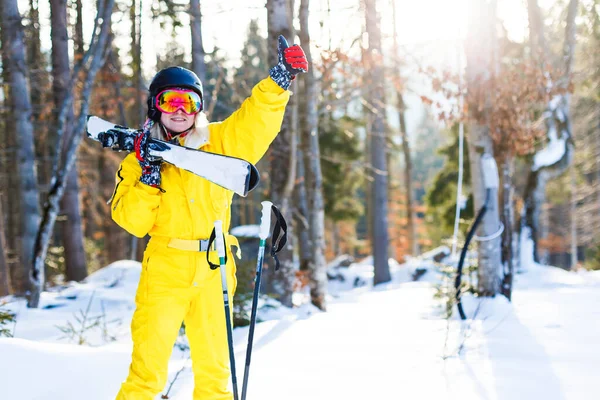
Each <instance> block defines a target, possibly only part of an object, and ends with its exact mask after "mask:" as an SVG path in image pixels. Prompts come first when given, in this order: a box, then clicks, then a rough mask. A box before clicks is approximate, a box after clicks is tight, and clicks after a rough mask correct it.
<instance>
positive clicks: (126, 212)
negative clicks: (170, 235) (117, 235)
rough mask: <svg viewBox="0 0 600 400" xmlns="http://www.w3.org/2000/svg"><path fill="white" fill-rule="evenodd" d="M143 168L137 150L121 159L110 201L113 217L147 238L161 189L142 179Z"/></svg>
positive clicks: (126, 228) (127, 229) (118, 222)
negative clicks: (137, 157)
mask: <svg viewBox="0 0 600 400" xmlns="http://www.w3.org/2000/svg"><path fill="white" fill-rule="evenodd" d="M141 174H142V168H141V167H140V165H139V163H138V161H137V159H136V158H135V153H131V154H129V155H128V156H127V157H125V159H124V160H123V161H122V162H121V165H120V166H119V170H118V171H117V175H116V186H115V191H114V194H113V197H112V199H111V200H110V203H111V206H110V207H111V215H112V219H113V220H114V221H115V222H116V223H117V224H119V226H120V227H122V228H123V229H125V230H126V231H127V232H129V233H131V234H132V235H134V236H137V237H144V236H145V235H146V234H147V233H148V232H149V231H150V229H152V227H153V226H154V222H155V221H156V215H157V213H158V205H159V204H160V195H161V194H160V189H158V188H154V187H152V186H148V185H145V184H143V183H141V182H140V176H141Z"/></svg>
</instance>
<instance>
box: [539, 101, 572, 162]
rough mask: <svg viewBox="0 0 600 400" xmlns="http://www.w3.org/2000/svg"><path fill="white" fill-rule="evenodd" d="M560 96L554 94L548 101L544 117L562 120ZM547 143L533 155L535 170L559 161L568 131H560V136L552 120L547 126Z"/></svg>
mask: <svg viewBox="0 0 600 400" xmlns="http://www.w3.org/2000/svg"><path fill="white" fill-rule="evenodd" d="M561 102H562V96H561V95H556V96H554V97H553V98H552V99H551V100H550V101H549V102H548V109H547V111H545V113H544V118H554V115H556V118H557V119H558V120H559V121H561V122H564V121H565V114H564V112H563V110H562V108H561ZM547 136H548V144H547V145H546V147H545V148H543V149H541V150H540V151H538V152H537V153H535V155H534V156H533V166H532V168H531V169H532V170H533V171H537V170H538V169H540V168H543V167H548V166H550V165H553V164H555V163H557V162H558V161H560V159H561V158H562V157H563V156H564V154H565V151H566V141H567V139H568V137H569V132H566V131H564V132H560V137H559V136H558V135H557V132H556V123H555V122H552V123H551V124H550V125H549V127H548V134H547Z"/></svg>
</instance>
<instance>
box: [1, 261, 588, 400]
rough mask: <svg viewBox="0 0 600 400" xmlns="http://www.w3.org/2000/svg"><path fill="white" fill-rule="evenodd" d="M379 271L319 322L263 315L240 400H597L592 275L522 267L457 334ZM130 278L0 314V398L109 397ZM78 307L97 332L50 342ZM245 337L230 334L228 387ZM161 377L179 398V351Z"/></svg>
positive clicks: (312, 315) (122, 371) (123, 342)
mask: <svg viewBox="0 0 600 400" xmlns="http://www.w3.org/2000/svg"><path fill="white" fill-rule="evenodd" d="M392 267H393V268H392V269H393V275H394V277H395V278H394V281H393V282H392V283H390V284H387V285H384V286H382V287H378V288H376V289H372V288H371V287H370V285H369V284H367V285H366V286H363V287H359V288H357V289H353V290H343V289H344V288H343V287H342V286H341V284H340V282H336V283H335V285H337V286H336V287H335V289H336V290H335V292H334V293H335V297H334V298H332V299H331V300H330V305H329V310H328V312H326V313H320V312H318V311H316V310H315V309H314V308H313V307H310V306H308V305H304V306H302V307H299V308H298V309H295V310H293V311H292V310H285V309H284V310H279V311H277V312H275V313H273V312H271V315H270V316H269V318H274V317H276V318H277V319H274V320H270V321H267V322H263V323H261V324H259V325H258V326H257V331H256V335H255V346H254V348H255V353H254V354H253V357H252V367H251V374H250V386H249V391H248V400H253V399H256V400H259V399H260V400H271V399H273V400H275V399H277V400H280V399H286V400H291V399H384V398H385V399H438V398H440V396H442V397H441V398H446V399H447V398H450V399H461V400H463V399H490V400H495V399H498V400H500V399H511V400H512V399H544V400H552V399H578V400H579V399H582V400H585V399H598V398H600V382H599V381H598V379H597V378H596V375H597V368H598V362H599V360H600V341H598V338H599V337H600V274H598V273H589V272H586V273H568V272H565V271H562V270H559V269H555V268H551V267H540V266H531V267H529V268H528V270H527V273H525V274H523V275H519V276H518V277H517V282H516V285H517V289H516V291H515V293H514V299H513V303H512V304H511V303H508V302H507V301H506V300H505V299H503V298H497V299H491V300H485V301H479V300H478V299H475V298H466V299H465V300H464V303H465V307H466V310H467V314H468V315H469V316H473V315H476V318H475V319H472V320H469V321H468V322H466V323H463V322H461V321H458V320H456V319H453V320H451V321H447V320H445V319H444V318H443V317H442V316H441V305H440V304H439V303H437V302H436V301H435V300H434V299H433V293H434V290H435V289H434V288H433V286H432V284H431V283H430V282H427V281H424V282H410V280H409V276H410V273H409V272H410V271H409V268H406V267H403V266H399V265H396V264H394V265H392ZM354 269H356V270H357V271H358V272H359V273H358V275H360V276H362V277H363V278H364V279H366V280H368V279H369V274H368V260H367V262H366V263H365V262H363V263H359V264H357V265H355V266H353V268H349V269H348V271H347V273H351V272H352V271H353V270H354ZM428 274H429V273H428ZM138 276H139V264H137V263H133V262H119V263H115V264H113V265H111V266H109V267H107V268H105V269H104V270H101V271H99V272H98V273H96V274H94V275H93V276H91V277H90V279H89V283H85V284H80V285H75V286H73V287H71V288H69V289H66V290H64V291H63V292H61V293H60V294H58V293H44V296H43V299H42V301H43V302H42V306H44V305H45V306H48V305H54V306H55V308H51V309H41V310H28V309H26V308H25V307H24V305H23V302H21V301H16V302H12V303H9V304H8V305H7V306H5V307H8V308H10V309H12V310H14V311H15V312H17V313H18V323H17V325H16V329H15V336H16V338H10V339H9V338H2V339H0V388H2V392H1V395H0V398H2V399H4V398H6V399H20V400H21V399H22V400H29V399H32V400H33V399H35V400H54V399H61V400H71V399H73V400H75V399H77V400H79V399H89V400H107V399H113V398H114V396H115V394H116V391H117V390H118V387H119V384H120V381H121V380H122V379H124V378H125V376H126V373H127V368H128V363H129V357H130V352H131V342H130V339H129V336H128V335H129V327H128V324H129V320H130V318H131V315H132V313H133V293H134V291H135V286H136V283H137V278H138ZM426 276H427V274H426ZM427 280H431V279H427ZM367 283H368V282H367ZM332 289H334V288H333V287H332ZM92 293H93V295H94V297H93V298H92V302H91V303H90V297H91V295H92ZM69 298H70V299H69ZM88 304H91V307H90V312H89V316H90V317H97V316H101V315H103V314H105V315H106V318H105V320H106V321H107V322H106V324H99V327H95V328H92V329H90V330H89V332H87V334H86V335H84V336H85V339H86V340H87V341H88V342H89V344H88V345H83V346H80V345H77V344H74V343H69V341H68V340H67V339H64V338H61V336H63V334H62V333H61V332H60V331H59V330H58V329H57V328H56V327H55V325H63V326H64V325H65V324H66V321H67V320H71V321H73V323H75V322H76V321H75V318H74V316H73V313H75V312H78V311H79V310H85V309H86V308H87V306H88ZM103 307H104V313H103V311H102V309H103ZM104 325H106V327H107V328H106V331H107V332H108V333H109V336H116V340H115V341H111V339H110V338H109V337H107V335H103V334H102V329H101V328H100V326H104ZM247 331H248V330H247V328H238V329H236V330H235V335H234V336H235V342H236V347H235V350H236V358H237V363H238V373H239V377H238V381H239V382H240V384H241V380H242V374H243V369H244V368H243V365H244V356H245V346H246V335H247ZM459 349H460V352H459V351H458V350H459ZM169 367H170V376H169V383H168V384H167V387H168V386H169V384H170V383H171V382H172V381H173V379H174V378H175V376H176V374H177V373H178V372H179V371H180V370H181V373H180V374H179V375H178V377H177V379H176V380H175V382H174V384H173V386H172V388H171V389H170V392H169V398H171V399H176V400H189V399H191V398H192V395H191V393H192V389H193V378H192V374H191V371H190V361H189V359H188V353H187V351H185V350H181V349H179V348H178V347H177V346H176V347H175V350H174V352H173V356H172V359H171V363H170V366H169ZM32 382H34V383H35V384H32ZM166 391H167V388H165V392H166ZM157 398H160V396H158V397H157Z"/></svg>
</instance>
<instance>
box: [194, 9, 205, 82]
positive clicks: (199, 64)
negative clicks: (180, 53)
mask: <svg viewBox="0 0 600 400" xmlns="http://www.w3.org/2000/svg"><path fill="white" fill-rule="evenodd" d="M190 19H191V21H190V30H191V32H192V70H193V71H194V72H195V73H196V75H198V78H200V82H202V83H204V81H205V79H206V64H205V62H204V54H205V53H204V45H203V44H202V12H201V10H200V0H190Z"/></svg>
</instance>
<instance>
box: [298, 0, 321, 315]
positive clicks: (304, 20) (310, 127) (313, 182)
mask: <svg viewBox="0 0 600 400" xmlns="http://www.w3.org/2000/svg"><path fill="white" fill-rule="evenodd" d="M308 6H309V0H301V2H300V43H301V44H302V48H303V49H304V52H305V53H306V58H307V59H308V63H309V65H311V64H312V55H311V50H310V46H311V42H310V34H309V31H308ZM302 79H303V81H304V96H305V97H304V99H305V101H304V110H305V113H304V114H303V118H302V143H303V147H304V153H305V156H306V157H307V158H306V162H307V166H308V168H306V182H307V185H306V187H307V189H308V190H307V194H308V215H309V221H310V222H309V227H310V231H309V232H310V235H309V240H310V243H311V253H312V254H311V267H310V272H311V273H310V276H309V285H310V298H311V302H312V303H313V304H314V305H315V306H317V307H318V308H319V309H321V310H325V309H326V308H327V306H326V303H325V296H326V294H327V274H326V261H325V205H324V200H323V175H322V174H321V157H320V155H321V152H320V149H319V132H318V124H319V115H318V113H317V81H316V78H315V72H314V68H309V69H308V71H307V72H306V74H303V76H302Z"/></svg>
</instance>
